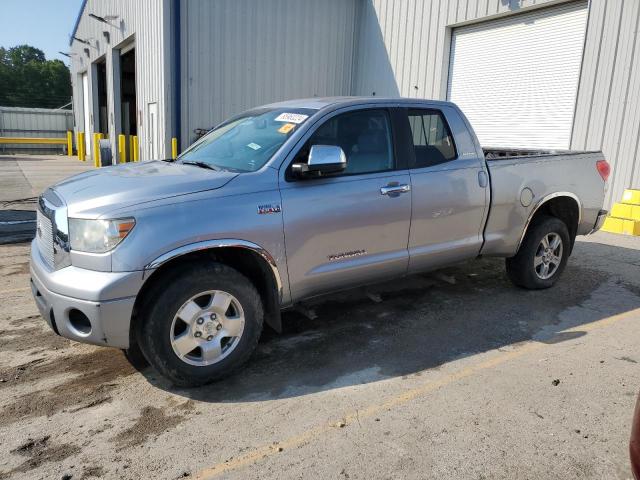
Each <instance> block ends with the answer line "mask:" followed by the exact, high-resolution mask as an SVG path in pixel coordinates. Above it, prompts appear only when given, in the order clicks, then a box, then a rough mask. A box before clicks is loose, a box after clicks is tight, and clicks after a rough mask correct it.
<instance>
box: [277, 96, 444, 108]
mask: <svg viewBox="0 0 640 480" xmlns="http://www.w3.org/2000/svg"><path fill="white" fill-rule="evenodd" d="M422 102H424V103H428V104H430V105H434V104H437V105H450V104H451V102H443V101H441V100H431V99H422V98H402V97H395V98H394V97H312V98H300V99H295V100H285V101H283V102H277V103H272V104H269V105H265V107H269V108H309V109H313V110H321V109H323V108H326V107H334V108H335V107H340V106H347V105H362V104H378V103H379V104H389V103H394V104H403V103H406V104H416V103H422Z"/></svg>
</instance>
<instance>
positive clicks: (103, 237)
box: [69, 218, 136, 253]
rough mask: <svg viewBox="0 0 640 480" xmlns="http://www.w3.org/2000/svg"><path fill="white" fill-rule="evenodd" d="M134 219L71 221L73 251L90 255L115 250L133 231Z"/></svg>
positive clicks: (70, 238) (75, 219) (76, 219)
mask: <svg viewBox="0 0 640 480" xmlns="http://www.w3.org/2000/svg"><path fill="white" fill-rule="evenodd" d="M135 224H136V221H135V219H133V218H119V219H117V220H84V219H82V218H70V219H69V241H70V243H71V250H77V251H79V252H88V253H104V252H108V251H109V250H111V249H113V248H115V246H116V245H118V244H119V243H120V242H121V241H122V240H124V238H125V237H126V236H127V235H128V234H129V232H130V231H131V230H133V227H134V225H135Z"/></svg>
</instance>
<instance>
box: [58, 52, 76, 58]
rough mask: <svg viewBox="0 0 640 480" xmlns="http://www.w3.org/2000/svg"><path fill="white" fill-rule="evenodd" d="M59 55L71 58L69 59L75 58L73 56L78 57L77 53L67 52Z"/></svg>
mask: <svg viewBox="0 0 640 480" xmlns="http://www.w3.org/2000/svg"><path fill="white" fill-rule="evenodd" d="M58 53H59V54H60V55H64V56H65V57H69V58H71V57H73V56H75V55H77V54H75V53H66V52H58Z"/></svg>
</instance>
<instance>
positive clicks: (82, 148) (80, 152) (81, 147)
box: [77, 132, 87, 162]
mask: <svg viewBox="0 0 640 480" xmlns="http://www.w3.org/2000/svg"><path fill="white" fill-rule="evenodd" d="M77 148H78V160H81V161H83V162H84V161H85V160H86V159H87V158H86V156H85V155H86V152H85V146H84V132H78V145H77Z"/></svg>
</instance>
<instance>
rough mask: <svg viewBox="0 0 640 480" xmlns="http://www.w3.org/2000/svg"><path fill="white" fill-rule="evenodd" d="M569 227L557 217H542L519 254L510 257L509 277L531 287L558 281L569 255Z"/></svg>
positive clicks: (521, 285)
mask: <svg viewBox="0 0 640 480" xmlns="http://www.w3.org/2000/svg"><path fill="white" fill-rule="evenodd" d="M570 242H571V240H570V237H569V230H568V229H567V226H566V225H565V223H564V222H563V221H562V220H560V219H558V218H556V217H547V216H545V217H540V218H539V219H538V220H537V221H535V223H534V224H532V225H531V227H530V228H529V231H528V232H527V234H526V235H525V237H524V240H523V242H522V245H521V246H520V249H519V250H518V253H517V254H516V256H514V257H511V258H507V260H506V267H507V275H508V276H509V279H510V280H511V281H512V282H513V283H514V284H515V285H517V286H519V287H523V288H527V289H530V290H537V289H542V288H549V287H551V286H553V284H555V283H556V281H557V280H558V278H559V277H560V274H561V273H562V271H563V270H564V267H565V265H566V264H567V260H568V258H569V249H570Z"/></svg>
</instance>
